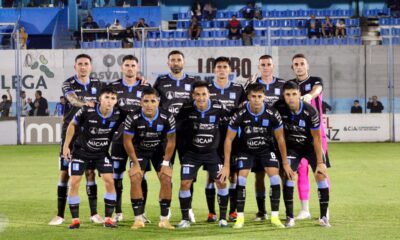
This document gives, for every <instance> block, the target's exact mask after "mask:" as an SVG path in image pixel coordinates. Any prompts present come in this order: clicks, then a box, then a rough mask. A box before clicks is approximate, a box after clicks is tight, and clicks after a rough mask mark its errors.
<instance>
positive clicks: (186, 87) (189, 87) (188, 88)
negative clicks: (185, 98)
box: [185, 83, 192, 91]
mask: <svg viewBox="0 0 400 240" xmlns="http://www.w3.org/2000/svg"><path fill="white" fill-rule="evenodd" d="M191 89H192V86H191V85H190V84H187V83H186V84H185V91H190V90H191Z"/></svg>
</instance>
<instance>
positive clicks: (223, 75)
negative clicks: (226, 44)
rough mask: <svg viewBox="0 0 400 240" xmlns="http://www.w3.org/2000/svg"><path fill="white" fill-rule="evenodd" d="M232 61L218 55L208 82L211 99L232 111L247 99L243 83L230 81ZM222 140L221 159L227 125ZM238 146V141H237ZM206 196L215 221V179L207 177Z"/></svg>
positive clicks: (232, 211)
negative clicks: (210, 80) (212, 78)
mask: <svg viewBox="0 0 400 240" xmlns="http://www.w3.org/2000/svg"><path fill="white" fill-rule="evenodd" d="M231 71H232V70H231V67H230V61H229V58H227V57H218V58H217V59H215V61H214V74H215V77H214V80H213V81H212V82H211V83H209V84H208V89H209V91H210V99H211V100H216V101H219V102H220V103H222V104H223V105H224V106H225V108H226V109H228V111H230V112H232V111H235V110H237V108H238V107H239V104H241V103H242V102H243V101H244V100H245V93H244V89H243V87H242V85H240V84H237V83H234V82H232V81H229V74H230V73H231ZM221 130H222V131H221V136H222V137H221V141H220V147H219V149H218V151H219V154H220V156H221V159H223V155H224V152H223V151H224V140H225V136H226V127H223V128H221ZM235 144H236V145H235V146H237V145H238V144H237V141H235ZM233 159H234V157H232V158H231V161H232V162H231V165H230V167H231V169H230V177H229V181H230V185H229V199H230V210H229V220H231V221H234V220H235V219H236V195H237V194H236V177H237V174H236V164H235V162H234V161H233ZM205 193H206V198H207V206H208V218H207V221H208V222H215V221H216V220H217V215H216V212H215V193H216V192H215V187H214V181H213V179H209V178H208V179H207V184H206V189H205Z"/></svg>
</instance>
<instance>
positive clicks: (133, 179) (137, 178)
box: [130, 174, 142, 185]
mask: <svg viewBox="0 0 400 240" xmlns="http://www.w3.org/2000/svg"><path fill="white" fill-rule="evenodd" d="M130 179H131V184H132V185H134V184H139V185H140V184H142V177H141V176H140V174H135V175H133V176H130Z"/></svg>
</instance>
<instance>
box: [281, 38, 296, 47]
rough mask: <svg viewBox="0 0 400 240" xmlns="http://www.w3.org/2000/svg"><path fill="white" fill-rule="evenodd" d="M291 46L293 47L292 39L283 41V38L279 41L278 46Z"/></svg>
mask: <svg viewBox="0 0 400 240" xmlns="http://www.w3.org/2000/svg"><path fill="white" fill-rule="evenodd" d="M292 45H293V39H285V38H281V39H279V46H292Z"/></svg>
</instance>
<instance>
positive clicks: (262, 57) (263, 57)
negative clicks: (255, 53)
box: [258, 54, 272, 61]
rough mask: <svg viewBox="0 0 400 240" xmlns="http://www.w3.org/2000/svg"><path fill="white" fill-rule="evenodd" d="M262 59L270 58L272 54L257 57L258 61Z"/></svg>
mask: <svg viewBox="0 0 400 240" xmlns="http://www.w3.org/2000/svg"><path fill="white" fill-rule="evenodd" d="M262 59H272V56H271V55H267V54H266V55H262V56H261V57H260V58H259V59H258V61H260V60H262Z"/></svg>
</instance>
